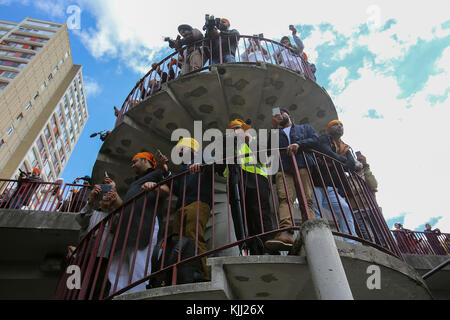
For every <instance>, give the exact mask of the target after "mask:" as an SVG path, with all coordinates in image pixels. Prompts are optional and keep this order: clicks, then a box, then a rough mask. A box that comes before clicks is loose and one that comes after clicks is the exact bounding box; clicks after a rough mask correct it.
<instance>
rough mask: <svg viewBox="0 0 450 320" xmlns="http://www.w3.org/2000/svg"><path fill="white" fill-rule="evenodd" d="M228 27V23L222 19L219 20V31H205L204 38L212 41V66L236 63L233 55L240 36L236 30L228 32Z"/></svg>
mask: <svg viewBox="0 0 450 320" xmlns="http://www.w3.org/2000/svg"><path fill="white" fill-rule="evenodd" d="M230 26H231V23H230V21H229V20H228V19H225V18H222V19H220V25H219V28H218V29H219V30H217V28H214V29H213V30H207V31H206V38H210V39H212V40H213V42H212V59H211V61H212V64H219V63H233V62H235V61H236V58H235V54H236V48H237V45H238V41H239V36H240V34H239V32H238V31H237V30H236V29H233V30H230ZM221 50H222V52H221Z"/></svg>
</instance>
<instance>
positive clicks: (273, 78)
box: [92, 63, 337, 194]
mask: <svg viewBox="0 0 450 320" xmlns="http://www.w3.org/2000/svg"><path fill="white" fill-rule="evenodd" d="M278 106H279V107H284V108H287V109H288V110H290V112H291V114H292V116H293V118H294V119H295V122H296V123H297V124H303V123H308V124H310V125H311V126H313V127H314V128H315V129H316V131H317V132H318V133H319V134H320V133H324V132H325V129H326V126H327V124H328V123H329V121H331V120H334V119H337V113H336V109H335V107H334V105H333V102H332V100H331V99H330V97H329V96H328V94H327V92H326V91H325V90H324V89H323V88H322V87H320V86H319V85H318V84H317V83H315V82H314V81H312V80H311V79H309V78H305V76H304V75H303V74H301V73H296V72H293V71H290V70H288V69H285V68H281V67H278V66H275V65H271V64H265V63H258V64H256V65H255V64H225V65H220V66H214V67H212V68H211V71H206V72H200V73H196V74H191V75H188V76H185V77H181V78H178V79H176V80H174V81H171V82H170V83H168V84H167V83H166V84H163V86H162V88H161V90H160V91H159V92H156V93H154V94H153V95H152V96H150V97H148V98H147V99H146V100H144V101H142V102H141V103H139V104H137V105H135V106H134V107H133V108H131V110H129V111H128V112H127V113H126V114H125V115H124V116H123V118H122V119H121V121H120V123H119V124H118V125H117V126H116V128H115V129H114V131H113V132H112V133H111V134H110V135H109V137H108V138H107V139H106V141H105V142H104V144H103V146H102V148H101V150H100V152H99V155H98V158H97V161H96V163H95V165H94V168H93V172H92V177H93V178H94V181H95V182H96V183H99V182H100V181H101V180H102V179H103V174H104V172H105V171H107V172H108V174H109V175H110V177H112V178H113V179H114V180H115V181H116V184H117V185H118V191H119V193H120V194H122V193H123V192H125V190H126V188H127V186H128V185H129V184H130V182H131V181H133V179H134V174H133V172H132V171H131V169H130V160H131V158H132V157H133V155H134V154H136V153H138V152H142V151H148V152H152V153H154V152H156V149H160V150H161V151H162V152H163V153H165V154H166V155H168V156H169V157H170V154H171V150H172V148H173V146H174V145H175V143H176V142H175V141H171V135H172V132H173V131H174V130H175V129H178V128H184V129H187V130H188V131H189V132H190V133H191V135H192V136H194V121H196V120H198V121H202V123H203V131H204V130H206V129H209V128H217V129H219V130H220V131H222V132H224V130H225V129H226V126H227V125H228V123H229V121H230V120H233V119H235V118H242V119H243V120H246V119H248V118H250V119H252V127H253V128H255V129H270V128H271V126H272V124H271V117H272V108H273V107H278Z"/></svg>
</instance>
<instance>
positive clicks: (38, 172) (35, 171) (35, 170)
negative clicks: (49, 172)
mask: <svg viewBox="0 0 450 320" xmlns="http://www.w3.org/2000/svg"><path fill="white" fill-rule="evenodd" d="M33 173H37V174H41V170H39V169H38V168H34V169H33Z"/></svg>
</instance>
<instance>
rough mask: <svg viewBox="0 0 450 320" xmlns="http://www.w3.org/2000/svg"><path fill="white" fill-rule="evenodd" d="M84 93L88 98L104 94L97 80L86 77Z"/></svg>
mask: <svg viewBox="0 0 450 320" xmlns="http://www.w3.org/2000/svg"><path fill="white" fill-rule="evenodd" d="M83 78H84V91H85V92H86V95H87V96H88V97H91V98H92V97H95V96H97V95H99V94H100V93H101V92H102V88H101V87H100V85H99V84H98V82H97V81H95V79H92V78H91V77H87V76H84V77H83Z"/></svg>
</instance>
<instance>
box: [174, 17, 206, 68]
mask: <svg viewBox="0 0 450 320" xmlns="http://www.w3.org/2000/svg"><path fill="white" fill-rule="evenodd" d="M178 32H179V33H180V35H181V36H182V38H180V37H179V36H178V38H177V40H176V41H175V42H174V43H175V44H174V48H175V49H177V50H181V48H182V47H183V46H186V47H185V49H184V50H183V52H182V55H183V61H184V63H183V67H182V69H181V72H180V74H181V75H183V74H186V73H189V72H192V71H194V70H196V69H200V68H201V67H202V66H203V56H204V54H203V46H202V44H200V43H199V44H198V45H196V46H194V43H195V42H198V41H200V40H202V39H203V34H202V33H201V31H200V30H198V29H195V28H192V27H191V26H190V25H188V24H182V25H180V26H178ZM169 45H170V42H169ZM170 46H171V45H170ZM171 47H172V46H171Z"/></svg>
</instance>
